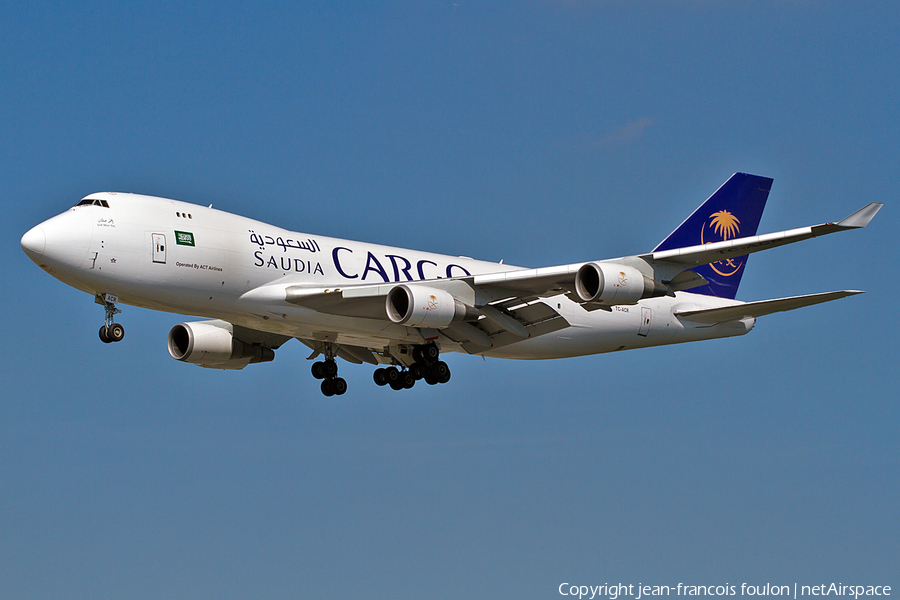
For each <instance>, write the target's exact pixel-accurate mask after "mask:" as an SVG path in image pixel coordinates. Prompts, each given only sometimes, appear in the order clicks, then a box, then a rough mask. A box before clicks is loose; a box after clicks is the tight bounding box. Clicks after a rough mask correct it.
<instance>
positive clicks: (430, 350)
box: [422, 344, 441, 360]
mask: <svg viewBox="0 0 900 600" xmlns="http://www.w3.org/2000/svg"><path fill="white" fill-rule="evenodd" d="M422 354H423V355H424V356H425V358H426V359H427V360H437V359H438V356H440V354H441V351H440V350H439V349H438V347H437V346H435V345H434V344H428V345H426V346H425V347H424V348H423V349H422Z"/></svg>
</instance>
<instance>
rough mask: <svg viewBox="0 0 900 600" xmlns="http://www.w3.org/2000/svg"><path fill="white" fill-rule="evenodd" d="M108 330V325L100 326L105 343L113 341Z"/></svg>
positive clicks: (102, 340)
mask: <svg viewBox="0 0 900 600" xmlns="http://www.w3.org/2000/svg"><path fill="white" fill-rule="evenodd" d="M106 331H107V330H106V325H104V326H103V327H101V328H100V341H101V342H103V343H104V344H108V343H110V342H111V341H112V340H111V339H109V336H108V335H107V333H106Z"/></svg>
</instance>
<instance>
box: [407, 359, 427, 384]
mask: <svg viewBox="0 0 900 600" xmlns="http://www.w3.org/2000/svg"><path fill="white" fill-rule="evenodd" d="M409 372H410V373H412V374H413V377H415V378H416V381H418V380H420V379H422V378H423V377H425V374H426V373H427V372H428V367H426V366H425V365H424V364H423V363H421V362H414V363H413V364H412V366H411V367H410V368H409Z"/></svg>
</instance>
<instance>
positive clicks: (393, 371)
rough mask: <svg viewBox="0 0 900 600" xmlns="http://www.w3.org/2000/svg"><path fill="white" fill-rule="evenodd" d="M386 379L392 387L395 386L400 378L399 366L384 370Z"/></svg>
mask: <svg viewBox="0 0 900 600" xmlns="http://www.w3.org/2000/svg"><path fill="white" fill-rule="evenodd" d="M384 375H385V379H387V382H388V383H389V384H391V387H394V385H393V384H394V383H395V382H396V381H397V380H399V379H400V371H398V370H397V367H388V368H386V369H385V370H384Z"/></svg>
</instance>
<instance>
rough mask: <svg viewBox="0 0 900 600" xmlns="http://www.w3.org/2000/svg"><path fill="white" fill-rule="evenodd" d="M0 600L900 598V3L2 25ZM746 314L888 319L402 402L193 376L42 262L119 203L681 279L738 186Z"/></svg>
mask: <svg viewBox="0 0 900 600" xmlns="http://www.w3.org/2000/svg"><path fill="white" fill-rule="evenodd" d="M0 17H2V18H0V57H2V61H0V81H2V83H3V93H2V94H0V111H2V121H0V122H2V125H0V130H2V135H0V152H2V161H0V175H2V177H0V181H2V189H3V192H4V194H3V195H4V201H3V206H4V207H5V209H6V216H5V218H4V219H2V220H0V231H2V240H3V244H2V248H0V251H2V253H3V256H2V264H3V276H4V281H6V284H7V285H6V301H5V307H6V310H7V325H6V332H7V335H6V338H5V343H4V344H3V345H2V356H3V360H2V367H0V368H2V375H3V382H4V393H3V395H2V401H0V596H2V597H3V598H57V597H61V596H65V597H67V598H73V599H74V598H91V599H98V598H117V599H118V598H216V599H217V600H221V599H226V598H248V597H260V598H298V597H318V598H330V597H335V598H336V597H361V598H413V597H429V598H465V597H482V598H553V597H559V594H558V592H557V589H558V586H559V584H560V583H563V582H571V583H577V584H594V585H596V584H602V583H618V582H622V583H633V584H637V583H639V582H643V583H652V584H671V585H675V584H677V583H678V582H683V583H689V584H695V585H696V584H705V585H709V584H724V583H730V584H735V583H737V584H739V583H741V582H747V583H752V584H765V583H773V584H793V583H794V582H797V583H799V584H801V585H802V584H809V585H815V584H818V583H822V582H825V583H828V582H831V581H835V582H843V583H851V582H853V583H863V584H866V585H893V586H895V589H897V587H896V586H898V585H900V580H898V577H897V564H898V562H900V547H898V542H897V540H898V537H900V522H898V518H897V499H898V497H900V483H898V482H900V477H898V475H900V445H898V422H900V421H898V419H900V410H898V406H897V399H896V396H897V392H896V390H897V389H898V384H900V378H898V374H897V362H896V355H897V341H896V340H897V334H898V331H897V325H896V314H895V312H896V311H895V310H894V304H893V303H894V302H895V299H896V298H897V296H898V292H900V284H898V282H897V278H896V277H895V276H894V275H893V272H892V270H891V269H887V268H886V267H887V266H890V263H891V257H892V256H893V254H894V247H895V243H894V239H893V236H892V235H891V232H892V231H894V230H895V229H896V227H897V217H896V214H897V208H896V203H895V198H896V188H897V176H896V173H897V169H898V166H900V164H898V156H900V152H898V151H900V147H898V146H900V145H898V139H900V135H898V134H900V131H898V129H900V128H898V118H897V97H898V95H900V88H898V85H900V84H898V82H900V67H898V64H900V63H898V50H900V43H898V42H900V38H898V34H897V32H896V23H897V22H898V20H900V9H898V8H897V7H896V6H895V5H894V4H892V3H888V2H856V3H842V2H829V1H821V2H812V1H797V2H753V3H739V2H725V1H721V2H713V1H706V0H694V1H690V2H619V1H612V2H582V1H579V0H569V1H560V2H515V3H490V4H484V3H472V2H466V1H465V0H460V1H459V2H418V3H405V2H390V3H383V4H378V3H376V4H368V3H349V4H348V3H342V4H338V3H302V5H301V4H295V3H282V2H260V3H252V4H248V3H237V2H220V3H180V2H158V3H153V4H149V3H148V4H139V3H120V2H85V3H52V2H34V3H24V4H19V5H15V6H13V5H8V6H4V7H3V8H2V9H0ZM735 171H745V172H751V173H756V174H759V175H766V176H769V177H774V179H775V183H774V186H773V189H772V193H771V194H770V196H769V204H768V207H767V209H766V213H765V214H764V215H763V218H762V223H761V225H760V230H761V231H762V232H768V231H777V230H781V229H787V228H791V227H798V226H803V225H810V224H815V223H820V222H825V221H833V220H837V219H840V218H842V217H844V216H846V215H847V214H849V213H850V212H852V211H853V210H855V209H857V208H859V207H860V206H862V205H864V204H866V203H868V202H871V201H881V202H885V203H886V206H885V208H884V209H883V210H882V212H881V213H880V214H879V215H878V217H877V218H876V219H875V221H874V222H873V223H872V224H871V225H870V226H869V228H868V229H866V230H864V231H862V232H850V233H846V234H840V235H835V236H830V237H828V238H823V239H818V240H811V241H808V242H804V243H802V244H798V245H793V246H789V247H786V248H780V249H776V250H772V251H770V252H765V253H762V254H757V255H754V256H753V257H752V258H751V259H750V261H749V266H748V270H747V272H746V274H745V276H744V278H743V282H742V285H741V289H740V291H739V295H738V297H739V298H740V299H744V300H759V299H765V298H772V297H780V296H788V295H794V294H804V293H813V292H820V291H827V290H832V289H863V290H866V291H867V292H868V293H867V294H865V295H862V296H856V297H853V298H849V299H845V300H841V301H838V302H834V303H830V304H827V305H822V306H817V307H811V308H808V309H805V310H802V311H796V312H792V313H783V314H778V315H772V316H769V317H766V318H764V319H760V320H759V321H758V323H757V325H756V328H755V330H754V331H753V332H752V333H751V334H750V335H748V336H746V337H742V338H738V339H730V340H720V341H714V342H704V343H699V344H689V345H683V346H673V347H668V348H656V349H649V350H641V351H634V352H626V353H622V354H615V355H601V356H593V357H585V358H578V359H571V360H563V361H550V362H510V361H501V360H490V359H489V360H487V361H482V360H481V359H479V358H474V357H464V356H458V355H451V356H449V357H448V359H447V360H448V362H449V363H450V366H451V368H452V370H453V379H452V380H451V382H450V383H449V384H448V385H444V386H435V387H429V386H417V387H416V388H415V389H414V390H411V391H407V392H404V393H394V392H392V391H391V390H389V389H384V388H376V387H375V386H374V384H372V382H371V368H370V367H355V366H352V365H344V366H343V367H342V371H341V373H342V375H343V376H344V377H345V378H346V379H347V381H348V383H349V385H350V391H349V393H348V394H347V395H345V396H343V397H341V398H340V399H325V398H324V397H322V396H321V394H319V392H318V389H317V385H316V383H317V382H316V381H315V380H313V379H312V378H311V377H310V375H309V363H308V362H307V361H306V360H305V358H306V355H307V354H308V351H307V350H306V349H305V348H304V347H302V346H301V345H300V344H299V343H296V342H294V343H292V344H289V345H287V346H285V347H284V348H282V349H281V350H280V351H279V352H278V356H277V358H276V360H275V361H274V362H272V363H267V364H261V365H253V366H251V367H248V368H247V369H245V370H244V371H241V372H237V373H231V372H220V371H208V370H204V369H199V368H196V367H193V366H190V365H185V364H181V363H177V362H175V361H173V360H172V359H171V358H169V356H168V354H167V352H166V350H165V336H166V333H167V332H168V330H169V328H170V327H171V326H172V325H174V324H176V323H178V322H180V321H182V320H183V318H180V317H179V316H177V315H170V314H161V313H152V312H149V311H145V310H142V309H136V308H130V307H125V311H124V313H123V314H122V315H121V317H120V321H121V322H123V323H124V324H125V326H126V328H127V332H128V333H127V336H126V339H125V341H124V342H123V343H122V344H116V345H111V346H108V345H104V344H102V343H100V341H99V340H98V339H97V328H98V327H99V326H100V324H101V322H102V317H103V314H102V310H101V308H100V307H99V306H97V305H95V304H93V301H92V298H90V297H89V296H87V295H85V294H83V293H81V292H78V291H76V290H73V289H71V288H68V287H66V286H65V285H63V284H62V283H60V282H58V281H56V280H54V279H52V278H50V277H48V276H47V275H46V274H45V273H43V272H42V271H41V270H40V269H38V268H37V267H36V266H35V265H34V264H32V263H31V262H30V261H29V260H28V259H27V257H26V256H25V255H24V254H23V253H22V251H21V249H20V247H19V238H20V237H21V235H22V234H23V233H24V232H25V231H26V230H27V229H29V228H30V227H32V226H33V225H35V224H37V223H38V222H40V221H42V220H44V219H47V218H49V217H51V216H53V215H54V214H56V213H58V212H61V211H63V210H64V209H66V208H67V207H69V206H71V205H72V204H74V203H75V202H76V201H77V200H78V199H80V198H81V197H83V196H85V195H86V194H88V193H90V192H94V191H102V190H116V191H130V192H137V193H145V194H152V195H159V196H165V197H171V198H177V199H180V200H186V201H189V202H196V203H198V204H210V203H212V204H214V205H215V206H216V207H217V208H220V209H223V210H228V211H233V212H236V213H239V214H243V215H247V216H250V217H254V218H257V219H261V220H263V221H268V222H271V223H275V224H277V225H279V226H283V227H287V228H290V229H294V230H298V231H303V232H311V233H317V234H320V235H332V236H337V237H346V238H352V239H360V240H365V241H372V242H378V243H385V244H391V245H397V246H403V247H410V248H416V249H424V250H432V251H437V252H445V253H448V254H454V255H457V254H465V255H469V256H474V257H478V258H484V259H490V260H499V259H501V258H502V259H504V260H505V261H506V262H508V263H513V264H522V265H527V266H546V265H553V264H564V263H570V262H576V261H581V260H589V259H595V258H606V257H611V256H620V255H623V254H631V253H637V252H644V251H647V250H649V249H652V248H653V247H654V246H655V245H656V244H657V243H658V242H659V241H660V240H661V239H663V238H664V237H665V236H666V235H667V234H668V233H669V232H670V231H671V230H672V229H674V227H675V226H677V225H678V223H680V222H681V221H682V220H683V219H684V218H685V217H686V216H687V215H688V214H689V213H690V212H691V211H692V210H693V209H694V208H695V207H696V206H698V205H699V204H700V203H701V202H702V201H703V200H704V199H705V198H706V197H707V196H708V195H709V194H711V193H712V192H713V191H714V190H715V189H716V188H717V187H718V186H719V185H720V184H721V183H722V182H723V181H724V180H725V179H726V178H727V177H728V176H729V175H731V174H732V173H733V172H735Z"/></svg>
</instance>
